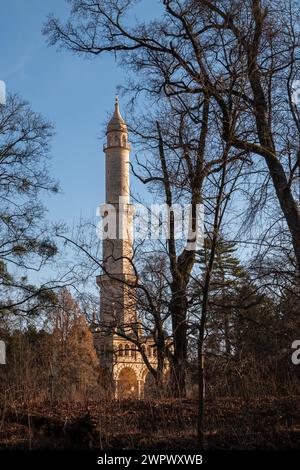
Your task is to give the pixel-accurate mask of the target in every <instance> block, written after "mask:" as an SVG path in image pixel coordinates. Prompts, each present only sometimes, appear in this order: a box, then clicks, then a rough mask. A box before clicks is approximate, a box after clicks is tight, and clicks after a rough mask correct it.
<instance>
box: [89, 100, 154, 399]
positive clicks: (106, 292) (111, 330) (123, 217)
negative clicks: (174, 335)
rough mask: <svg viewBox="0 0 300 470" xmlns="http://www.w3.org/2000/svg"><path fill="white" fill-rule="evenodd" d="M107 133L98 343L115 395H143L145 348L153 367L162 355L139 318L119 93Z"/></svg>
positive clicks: (125, 133) (125, 132)
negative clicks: (157, 352) (140, 324)
mask: <svg viewBox="0 0 300 470" xmlns="http://www.w3.org/2000/svg"><path fill="white" fill-rule="evenodd" d="M106 136H107V140H106V144H105V145H104V153H105V178H106V202H105V204H103V205H102V206H101V207H100V209H101V215H102V217H103V218H104V221H103V222H104V224H103V225H104V231H105V237H104V239H103V250H102V251H103V272H102V274H101V275H100V276H97V284H98V286H99V288H100V319H101V322H100V325H99V326H98V327H95V331H94V333H95V334H94V343H95V346H96V348H97V350H98V353H99V358H100V367H101V370H102V371H103V372H104V374H105V376H106V377H107V382H106V381H105V380H103V382H105V383H107V384H108V385H109V383H110V384H111V385H112V394H113V396H115V397H116V398H127V397H137V398H141V397H142V396H143V394H144V385H145V382H146V378H147V376H148V375H147V374H148V369H147V367H146V366H145V363H144V361H143V357H142V354H141V348H142V349H143V351H144V354H147V357H148V361H149V362H150V363H151V364H152V367H156V365H157V359H156V355H155V353H154V351H155V345H154V343H153V339H151V338H147V337H146V336H144V335H143V332H142V329H141V328H140V327H138V322H137V318H136V297H135V294H136V290H135V283H136V276H135V272H134V269H133V265H132V255H133V245H132V243H133V237H132V219H133V214H134V208H133V206H132V205H131V204H130V194H129V153H130V146H129V144H128V130H127V126H126V124H125V122H124V119H123V118H122V116H121V114H120V111H119V103H118V99H116V103H115V111H114V114H113V116H112V118H111V120H110V121H109V124H108V127H107V132H106ZM105 229H106V230H105ZM107 372H108V376H107V375H106V373H107Z"/></svg>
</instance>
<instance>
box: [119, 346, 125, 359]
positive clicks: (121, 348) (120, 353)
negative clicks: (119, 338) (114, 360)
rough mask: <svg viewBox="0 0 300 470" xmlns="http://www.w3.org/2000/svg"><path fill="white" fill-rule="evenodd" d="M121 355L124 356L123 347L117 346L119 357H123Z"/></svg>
mask: <svg viewBox="0 0 300 470" xmlns="http://www.w3.org/2000/svg"><path fill="white" fill-rule="evenodd" d="M123 355H124V351H123V345H122V344H119V356H123Z"/></svg>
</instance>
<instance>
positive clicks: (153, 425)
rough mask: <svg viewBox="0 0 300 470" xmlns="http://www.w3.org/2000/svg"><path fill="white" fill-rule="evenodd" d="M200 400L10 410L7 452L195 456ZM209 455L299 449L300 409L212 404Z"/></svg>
mask: <svg viewBox="0 0 300 470" xmlns="http://www.w3.org/2000/svg"><path fill="white" fill-rule="evenodd" d="M196 421H197V403H196V401H194V400H184V401H179V400H169V401H154V400H152V401H146V400H144V401H129V400H128V401H108V400H107V401H105V400H103V401H102V402H85V403H79V402H77V403H76V402H73V403H52V404H51V403H46V402H44V403H30V404H28V403H27V404H26V405H25V403H11V404H9V405H7V406H6V407H2V408H1V409H0V448H1V449H4V448H10V449H28V448H33V449H96V448H98V449H112V448H116V449H132V448H134V449H149V450H150V449H152V450H155V449H160V450H161V449H166V450H172V449H192V448H195V447H196V445H197V442H196V437H195V430H196ZM206 429H207V432H206V440H207V448H208V449H296V448H297V447H299V443H300V403H299V400H298V397H297V396H289V397H283V398H269V397H268V398H260V399H249V400H245V399H239V398H222V399H209V400H208V401H207V405H206Z"/></svg>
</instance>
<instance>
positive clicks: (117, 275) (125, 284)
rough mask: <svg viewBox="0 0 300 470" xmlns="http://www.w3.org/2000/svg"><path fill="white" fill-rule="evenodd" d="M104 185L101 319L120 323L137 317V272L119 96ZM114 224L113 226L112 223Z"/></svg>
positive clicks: (110, 132)
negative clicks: (133, 264) (133, 287)
mask: <svg viewBox="0 0 300 470" xmlns="http://www.w3.org/2000/svg"><path fill="white" fill-rule="evenodd" d="M106 136H107V140H106V143H105V145H104V148H103V150H104V152H105V187H106V191H105V192H106V198H105V199H106V200H105V205H104V206H102V211H101V212H102V216H103V217H105V218H106V220H107V225H108V227H107V229H108V235H107V237H106V238H105V239H104V240H103V247H102V248H103V268H104V269H103V271H104V272H103V274H102V275H100V276H98V277H97V283H98V285H99V287H100V296H101V301H100V312H101V321H102V323H105V324H114V325H118V326H119V327H124V326H126V325H132V324H133V323H134V322H135V320H136V313H135V292H134V289H132V288H131V287H130V284H132V283H134V281H135V276H134V270H133V267H132V262H131V260H132V256H133V239H132V219H133V214H134V209H133V206H132V205H131V204H130V188H129V166H130V164H129V156H130V145H129V143H128V129H127V125H126V123H125V121H124V119H123V118H122V116H121V114H120V110H119V103H118V99H117V98H116V102H115V110H114V114H113V116H112V118H111V120H110V121H109V124H108V126H107V132H106ZM109 224H113V225H114V227H113V230H112V231H111V228H112V227H111V226H109Z"/></svg>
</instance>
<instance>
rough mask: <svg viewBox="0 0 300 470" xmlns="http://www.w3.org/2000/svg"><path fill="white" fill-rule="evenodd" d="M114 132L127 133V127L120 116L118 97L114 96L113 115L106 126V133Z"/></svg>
mask: <svg viewBox="0 0 300 470" xmlns="http://www.w3.org/2000/svg"><path fill="white" fill-rule="evenodd" d="M114 131H117V132H118V131H119V132H126V133H127V126H126V123H125V121H124V119H123V118H122V116H121V113H120V109H119V98H118V95H116V98H115V111H114V114H113V115H112V118H111V120H110V121H109V123H108V126H107V133H109V132H114Z"/></svg>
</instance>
